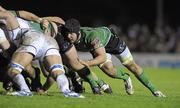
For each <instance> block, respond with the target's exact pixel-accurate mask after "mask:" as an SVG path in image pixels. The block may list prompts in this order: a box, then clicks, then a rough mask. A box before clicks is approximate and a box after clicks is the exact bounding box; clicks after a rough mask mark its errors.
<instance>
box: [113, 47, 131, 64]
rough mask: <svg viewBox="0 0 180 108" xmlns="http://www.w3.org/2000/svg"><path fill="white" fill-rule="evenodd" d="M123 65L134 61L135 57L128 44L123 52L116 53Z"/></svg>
mask: <svg viewBox="0 0 180 108" xmlns="http://www.w3.org/2000/svg"><path fill="white" fill-rule="evenodd" d="M115 56H116V57H117V58H118V59H119V60H120V61H121V63H122V64H123V65H126V64H128V63H130V62H131V61H133V57H132V54H131V52H130V51H129V48H128V47H127V46H126V49H125V50H124V51H123V52H122V53H121V54H116V55H115Z"/></svg>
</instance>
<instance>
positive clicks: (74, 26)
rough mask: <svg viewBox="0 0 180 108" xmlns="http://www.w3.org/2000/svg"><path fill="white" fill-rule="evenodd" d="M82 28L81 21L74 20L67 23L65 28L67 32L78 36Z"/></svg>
mask: <svg viewBox="0 0 180 108" xmlns="http://www.w3.org/2000/svg"><path fill="white" fill-rule="evenodd" d="M80 27H81V25H80V23H79V21H78V20H76V19H74V18H71V19H68V20H66V21H65V25H64V28H65V29H66V30H67V32H71V33H76V34H78V33H79V31H80Z"/></svg>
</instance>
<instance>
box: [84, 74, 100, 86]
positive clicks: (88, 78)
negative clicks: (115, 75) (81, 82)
mask: <svg viewBox="0 0 180 108" xmlns="http://www.w3.org/2000/svg"><path fill="white" fill-rule="evenodd" d="M86 78H87V81H88V82H89V84H90V85H91V87H98V84H97V83H96V81H95V79H94V78H93V76H92V74H89V75H87V76H86Z"/></svg>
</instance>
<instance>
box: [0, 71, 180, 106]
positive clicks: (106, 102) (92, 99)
mask: <svg viewBox="0 0 180 108" xmlns="http://www.w3.org/2000/svg"><path fill="white" fill-rule="evenodd" d="M92 70H93V71H94V72H95V73H96V74H97V75H98V76H99V77H100V78H102V79H103V80H104V81H106V82H107V83H108V84H110V85H111V88H112V90H113V94H112V95H108V94H103V95H93V94H92V92H91V89H90V87H89V85H88V84H87V83H84V85H85V88H86V92H85V93H84V94H83V95H84V96H86V98H85V99H77V98H65V97H63V95H62V93H59V92H58V89H57V86H56V85H53V87H52V88H51V89H50V90H49V93H48V95H44V96H42V95H37V94H35V95H34V96H32V97H14V96H6V95H4V90H3V89H2V88H1V85H0V92H1V95H0V108H92V107H93V108H179V107H180V78H179V77H180V69H169V68H157V69H155V68H145V72H146V73H147V75H148V76H149V78H150V79H151V81H152V82H153V84H155V85H156V86H157V87H158V89H159V90H161V91H162V92H163V93H164V94H166V96H167V97H166V98H157V97H154V96H153V95H152V94H151V93H150V91H149V90H148V89H146V88H145V87H144V86H143V85H142V84H141V83H140V82H139V81H138V80H137V79H136V78H135V77H134V76H133V74H131V73H130V75H131V77H132V81H133V85H134V88H135V93H134V95H131V96H129V95H127V94H126V93H125V90H124V84H123V81H122V80H117V79H112V78H109V77H107V76H106V75H105V74H104V73H103V72H101V71H100V70H99V69H97V68H93V69H92ZM123 70H124V71H127V70H126V69H123ZM42 81H44V79H42Z"/></svg>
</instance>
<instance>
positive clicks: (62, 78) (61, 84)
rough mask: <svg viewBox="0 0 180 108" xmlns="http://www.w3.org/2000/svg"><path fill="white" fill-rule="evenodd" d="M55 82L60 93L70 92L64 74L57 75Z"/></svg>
mask: <svg viewBox="0 0 180 108" xmlns="http://www.w3.org/2000/svg"><path fill="white" fill-rule="evenodd" d="M56 81H57V84H58V87H59V88H60V89H61V91H62V92H70V89H69V82H68V79H67V77H66V76H65V74H60V75H58V76H57V78H56Z"/></svg>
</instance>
